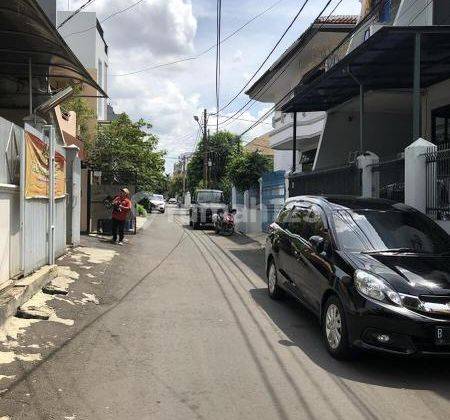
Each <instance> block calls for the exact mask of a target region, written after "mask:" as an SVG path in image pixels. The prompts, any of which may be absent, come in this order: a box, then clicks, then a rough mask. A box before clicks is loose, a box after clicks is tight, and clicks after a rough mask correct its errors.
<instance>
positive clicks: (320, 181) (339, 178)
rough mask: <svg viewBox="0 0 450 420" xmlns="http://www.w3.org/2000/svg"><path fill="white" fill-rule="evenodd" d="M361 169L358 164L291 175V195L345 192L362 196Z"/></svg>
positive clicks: (345, 193)
mask: <svg viewBox="0 0 450 420" xmlns="http://www.w3.org/2000/svg"><path fill="white" fill-rule="evenodd" d="M361 187H362V185H361V169H359V168H358V167H357V166H356V165H349V166H344V167H340V168H333V169H322V170H319V171H313V172H304V173H297V174H292V175H290V176H289V196H290V197H294V196H298V195H326V194H344V195H354V196H360V195H361V193H362V188H361Z"/></svg>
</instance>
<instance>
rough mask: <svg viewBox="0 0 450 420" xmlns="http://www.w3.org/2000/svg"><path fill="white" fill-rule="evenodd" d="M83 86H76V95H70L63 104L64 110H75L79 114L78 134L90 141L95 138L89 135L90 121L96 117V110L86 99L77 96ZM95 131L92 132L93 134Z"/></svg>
mask: <svg viewBox="0 0 450 420" xmlns="http://www.w3.org/2000/svg"><path fill="white" fill-rule="evenodd" d="M80 92H81V88H80V87H79V86H75V87H74V96H72V97H70V98H69V99H67V100H66V101H64V102H63V103H62V104H61V111H62V112H70V111H74V112H75V113H76V114H77V135H78V136H80V137H81V138H82V140H83V141H85V142H87V143H89V142H92V140H93V138H90V136H89V134H90V133H89V121H90V120H92V118H94V117H95V112H94V111H93V110H92V109H91V108H90V106H89V104H88V103H87V101H86V99H84V98H80V97H79V96H77V95H78V94H80ZM92 134H93V133H91V135H92Z"/></svg>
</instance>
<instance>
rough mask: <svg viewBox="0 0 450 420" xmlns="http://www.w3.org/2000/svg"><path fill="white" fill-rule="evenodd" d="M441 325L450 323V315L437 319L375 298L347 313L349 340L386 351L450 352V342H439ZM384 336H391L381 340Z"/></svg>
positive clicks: (358, 344)
mask: <svg viewBox="0 0 450 420" xmlns="http://www.w3.org/2000/svg"><path fill="white" fill-rule="evenodd" d="M438 327H450V319H445V318H444V319H435V318H431V317H429V316H424V315H421V314H418V313H416V312H413V311H411V310H409V309H406V308H399V307H390V306H389V305H384V304H378V303H375V302H372V301H366V303H365V305H364V308H363V309H360V310H356V311H353V312H350V313H347V328H348V332H349V340H350V343H351V344H352V345H353V346H356V347H360V348H363V349H369V350H377V351H383V352H387V353H395V354H402V355H419V354H423V355H425V354H432V355H445V356H450V343H449V344H448V345H441V344H436V338H435V337H436V328H438ZM381 336H388V337H389V340H388V341H387V342H385V341H380V338H381ZM384 338H385V337H384Z"/></svg>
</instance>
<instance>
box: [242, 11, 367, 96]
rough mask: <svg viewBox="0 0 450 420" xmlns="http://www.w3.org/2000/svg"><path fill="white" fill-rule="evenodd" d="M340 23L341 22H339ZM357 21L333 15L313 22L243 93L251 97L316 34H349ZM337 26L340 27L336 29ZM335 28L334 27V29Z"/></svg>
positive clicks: (355, 17)
mask: <svg viewBox="0 0 450 420" xmlns="http://www.w3.org/2000/svg"><path fill="white" fill-rule="evenodd" d="M340 21H341V22H340ZM357 21H358V16H352V15H348V16H347V15H345V16H343V15H333V16H329V17H324V18H320V19H319V20H315V21H314V22H313V23H312V24H311V26H309V28H308V29H307V30H306V31H305V32H303V33H302V34H301V35H300V37H299V38H297V40H296V41H295V42H294V43H293V44H291V45H290V47H289V48H288V49H287V50H286V51H284V52H283V54H281V56H280V57H278V58H277V59H276V60H275V62H274V63H273V64H272V65H271V66H270V67H269V68H268V69H267V70H266V71H265V72H264V73H263V74H262V76H261V77H260V78H259V79H258V80H256V82H254V83H253V85H252V86H251V87H250V88H249V89H247V91H246V92H245V93H246V94H247V95H252V91H254V90H255V89H256V88H257V87H258V86H259V85H261V84H265V83H267V81H268V80H269V79H270V78H271V77H272V76H273V75H274V74H275V73H276V72H277V71H278V70H279V69H280V68H281V67H282V66H283V65H284V64H285V63H286V62H288V61H289V60H290V59H291V58H292V56H294V55H295V54H297V53H298V52H299V51H301V50H302V48H303V47H304V45H306V44H308V43H309V42H310V41H311V40H312V39H313V38H314V36H315V35H316V33H318V32H321V31H324V32H328V31H330V30H331V31H333V30H338V31H347V32H350V31H351V30H352V29H353V27H354V26H355V25H356V23H357ZM338 25H342V26H340V27H339V28H337V26H338ZM334 26H335V27H334Z"/></svg>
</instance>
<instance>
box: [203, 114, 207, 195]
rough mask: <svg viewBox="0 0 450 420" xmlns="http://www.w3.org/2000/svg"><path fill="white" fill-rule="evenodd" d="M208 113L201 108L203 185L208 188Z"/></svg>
mask: <svg viewBox="0 0 450 420" xmlns="http://www.w3.org/2000/svg"><path fill="white" fill-rule="evenodd" d="M207 126H208V114H207V112H206V109H204V110H203V144H204V147H205V150H204V155H203V179H204V181H205V186H206V188H208V129H207Z"/></svg>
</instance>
